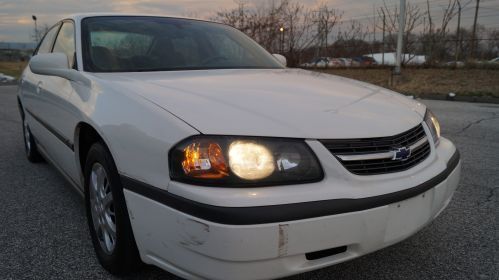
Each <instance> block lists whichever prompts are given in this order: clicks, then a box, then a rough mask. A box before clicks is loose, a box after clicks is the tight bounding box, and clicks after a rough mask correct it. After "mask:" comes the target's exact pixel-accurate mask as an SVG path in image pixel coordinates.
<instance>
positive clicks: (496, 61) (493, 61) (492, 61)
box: [489, 57, 499, 63]
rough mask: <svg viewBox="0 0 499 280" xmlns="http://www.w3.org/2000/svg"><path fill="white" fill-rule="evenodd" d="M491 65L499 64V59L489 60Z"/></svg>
mask: <svg viewBox="0 0 499 280" xmlns="http://www.w3.org/2000/svg"><path fill="white" fill-rule="evenodd" d="M489 63H499V57H496V58H493V59H491V60H489Z"/></svg>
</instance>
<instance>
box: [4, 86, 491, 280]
mask: <svg viewBox="0 0 499 280" xmlns="http://www.w3.org/2000/svg"><path fill="white" fill-rule="evenodd" d="M422 102H423V103H425V104H427V105H428V106H429V107H430V108H431V109H432V110H433V111H434V113H435V114H436V115H437V117H438V118H439V119H440V122H441V124H442V127H443V129H442V134H443V135H444V136H445V137H447V138H450V139H451V140H452V141H453V142H454V143H455V144H456V145H457V146H458V148H459V150H460V151H461V158H462V160H463V172H462V178H461V183H460V185H459V188H458V189H457V191H456V194H455V196H454V199H453V200H452V202H451V203H450V205H449V207H448V208H447V209H446V210H445V211H444V212H443V213H442V215H440V216H439V217H438V218H437V219H436V220H435V221H434V222H433V223H431V224H430V225H429V226H427V227H426V228H424V229H423V230H421V231H420V232H419V233H417V234H416V235H414V236H412V237H410V238H409V239H407V240H405V241H403V242H401V243H398V244H396V245H393V246H391V247H389V248H385V249H383V250H380V251H378V252H375V253H372V254H369V255H366V256H363V257H361V258H358V259H356V260H352V261H349V262H346V263H343V264H339V265H336V266H332V267H328V268H325V269H321V270H318V271H313V272H309V273H305V274H301V275H297V276H293V277H291V278H289V279H291V280H299V279H300V280H301V279H418V280H419V279H499V105H491V104H477V103H460V102H447V101H428V100H423V101H422ZM0 279H116V278H114V277H113V276H112V275H110V274H109V273H107V272H106V271H105V270H104V269H102V268H101V267H100V265H99V263H98V262H97V259H96V257H95V255H94V252H93V248H92V244H91V240H90V237H89V233H88V229H87V224H86V220H85V209H84V203H83V199H82V198H81V197H80V196H79V195H78V194H77V193H76V191H74V190H73V189H72V188H71V186H70V185H69V184H68V183H66V181H65V180H64V179H63V178H62V176H61V175H59V174H58V173H57V171H56V170H55V169H54V168H53V167H51V166H50V165H48V164H46V163H42V164H31V163H29V162H28V161H27V159H26V158H25V156H24V147H23V140H22V130H21V119H20V116H19V113H18V110H17V105H16V87H14V86H0ZM131 279H176V277H175V276H173V275H172V274H169V273H167V272H164V271H162V270H160V269H158V268H154V267H151V266H148V267H145V268H144V270H143V271H141V272H140V273H139V274H137V275H135V276H133V277H131Z"/></svg>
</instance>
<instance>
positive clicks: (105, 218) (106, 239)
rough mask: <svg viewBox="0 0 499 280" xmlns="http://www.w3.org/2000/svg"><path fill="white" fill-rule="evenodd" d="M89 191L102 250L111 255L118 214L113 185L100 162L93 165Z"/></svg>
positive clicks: (93, 219) (91, 208)
mask: <svg viewBox="0 0 499 280" xmlns="http://www.w3.org/2000/svg"><path fill="white" fill-rule="evenodd" d="M89 191H90V210H91V214H92V221H93V225H94V230H95V233H96V235H97V238H98V240H99V244H100V246H101V248H102V250H103V251H104V252H105V253H106V254H108V255H111V254H112V253H113V252H114V248H115V247H116V216H115V212H114V203H113V194H112V192H111V185H110V182H109V179H108V176H107V173H106V170H105V169H104V167H103V166H102V165H101V164H100V163H97V162H96V163H94V164H93V166H92V171H91V173H90V182H89Z"/></svg>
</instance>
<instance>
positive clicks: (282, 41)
mask: <svg viewBox="0 0 499 280" xmlns="http://www.w3.org/2000/svg"><path fill="white" fill-rule="evenodd" d="M279 32H281V51H280V54H284V27H281V28H279Z"/></svg>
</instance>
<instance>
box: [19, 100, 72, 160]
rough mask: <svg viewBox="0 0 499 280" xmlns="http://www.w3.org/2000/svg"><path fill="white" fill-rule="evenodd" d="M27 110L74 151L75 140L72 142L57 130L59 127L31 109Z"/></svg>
mask: <svg viewBox="0 0 499 280" xmlns="http://www.w3.org/2000/svg"><path fill="white" fill-rule="evenodd" d="M26 112H27V113H28V114H30V115H31V116H32V117H33V118H34V119H35V120H36V121H37V122H39V123H40V124H41V125H42V126H43V127H45V129H47V130H48V131H49V132H50V133H52V134H53V135H54V136H55V137H56V138H57V139H59V141H61V142H62V143H64V145H66V146H67V147H68V148H69V149H71V151H74V145H73V142H71V140H69V139H67V138H66V137H64V136H62V134H61V133H59V131H57V129H55V128H53V127H52V126H50V125H49V124H48V123H46V122H45V121H44V120H42V119H40V117H38V116H37V115H36V114H33V112H31V111H30V110H28V109H26Z"/></svg>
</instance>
